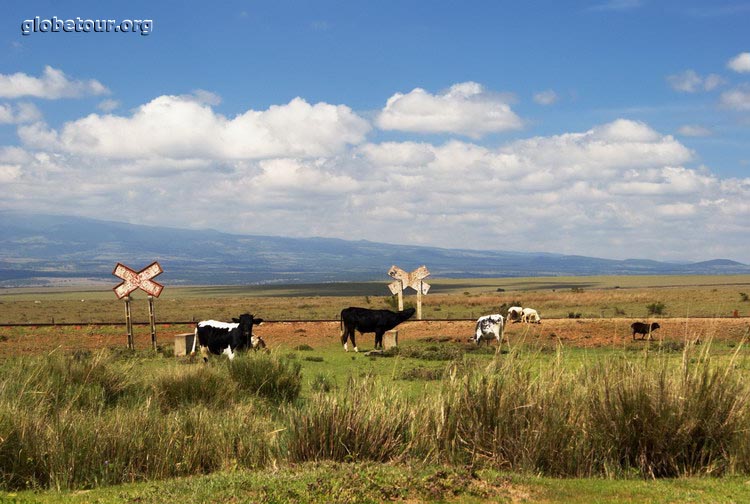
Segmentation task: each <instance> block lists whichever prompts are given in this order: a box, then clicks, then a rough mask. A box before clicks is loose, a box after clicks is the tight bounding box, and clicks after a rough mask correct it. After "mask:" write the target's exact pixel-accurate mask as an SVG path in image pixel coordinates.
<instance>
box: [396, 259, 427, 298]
mask: <svg viewBox="0 0 750 504" xmlns="http://www.w3.org/2000/svg"><path fill="white" fill-rule="evenodd" d="M388 275H390V276H391V277H392V278H395V279H396V281H395V282H391V283H390V284H388V288H389V289H390V290H391V292H392V293H393V294H394V295H395V294H398V293H399V292H401V291H402V290H404V289H405V288H407V287H411V288H412V289H414V290H415V291H417V292H421V293H422V294H427V292H428V291H429V290H430V284H428V283H427V282H423V281H422V279H424V278H427V277H428V276H430V271H429V270H428V269H427V266H420V267H419V268H417V269H415V270H414V271H412V272H411V273H407V272H406V271H404V270H402V269H401V268H399V267H398V266H395V265H394V266H391V269H390V270H388Z"/></svg>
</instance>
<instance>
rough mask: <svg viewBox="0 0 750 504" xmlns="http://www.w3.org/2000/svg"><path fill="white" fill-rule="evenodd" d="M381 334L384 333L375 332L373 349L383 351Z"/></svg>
mask: <svg viewBox="0 0 750 504" xmlns="http://www.w3.org/2000/svg"><path fill="white" fill-rule="evenodd" d="M383 334H384V331H380V330H378V331H375V348H376V349H377V348H379V349H381V350H382V349H383Z"/></svg>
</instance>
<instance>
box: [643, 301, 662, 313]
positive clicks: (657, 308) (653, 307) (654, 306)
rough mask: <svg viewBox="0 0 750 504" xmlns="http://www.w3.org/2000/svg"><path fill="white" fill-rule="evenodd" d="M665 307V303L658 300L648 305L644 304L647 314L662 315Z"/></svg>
mask: <svg viewBox="0 0 750 504" xmlns="http://www.w3.org/2000/svg"><path fill="white" fill-rule="evenodd" d="M665 308H666V305H665V304H664V303H662V302H659V301H657V302H656V303H651V304H649V305H646V310H647V311H648V314H649V315H662V314H664V309H665Z"/></svg>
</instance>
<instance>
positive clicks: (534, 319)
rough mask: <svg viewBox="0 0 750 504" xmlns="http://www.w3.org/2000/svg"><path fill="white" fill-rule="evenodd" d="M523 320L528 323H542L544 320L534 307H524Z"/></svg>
mask: <svg viewBox="0 0 750 504" xmlns="http://www.w3.org/2000/svg"><path fill="white" fill-rule="evenodd" d="M521 322H524V323H526V324H541V323H542V320H541V319H540V318H539V313H537V311H536V310H534V309H533V308H524V309H523V311H522V312H521Z"/></svg>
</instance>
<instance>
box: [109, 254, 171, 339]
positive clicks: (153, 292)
mask: <svg viewBox="0 0 750 504" xmlns="http://www.w3.org/2000/svg"><path fill="white" fill-rule="evenodd" d="M163 272H164V270H163V269H162V268H161V266H160V265H159V263H158V262H156V261H154V262H153V263H151V264H149V265H148V266H146V267H145V268H143V269H142V270H141V271H138V272H136V271H135V270H133V269H131V268H128V267H127V266H125V265H124V264H121V263H117V265H116V266H115V269H114V270H113V271H112V274H113V275H114V276H116V277H118V278H121V279H122V282H120V283H119V284H118V285H117V286H116V287H114V289H113V290H114V291H115V295H116V296H117V299H124V300H125V326H126V330H127V333H128V348H129V349H131V350H134V349H135V341H134V339H133V320H132V317H131V313H130V301H131V297H130V293H131V292H133V291H134V290H136V289H141V290H142V291H144V292H146V294H148V318H149V323H150V325H151V347H152V348H153V349H154V350H156V317H155V316H154V298H155V297H159V294H161V291H162V290H163V289H164V286H163V285H161V284H160V283H157V282H154V281H153V280H151V279H152V278H154V277H156V276H158V275H160V274H162V273H163Z"/></svg>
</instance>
